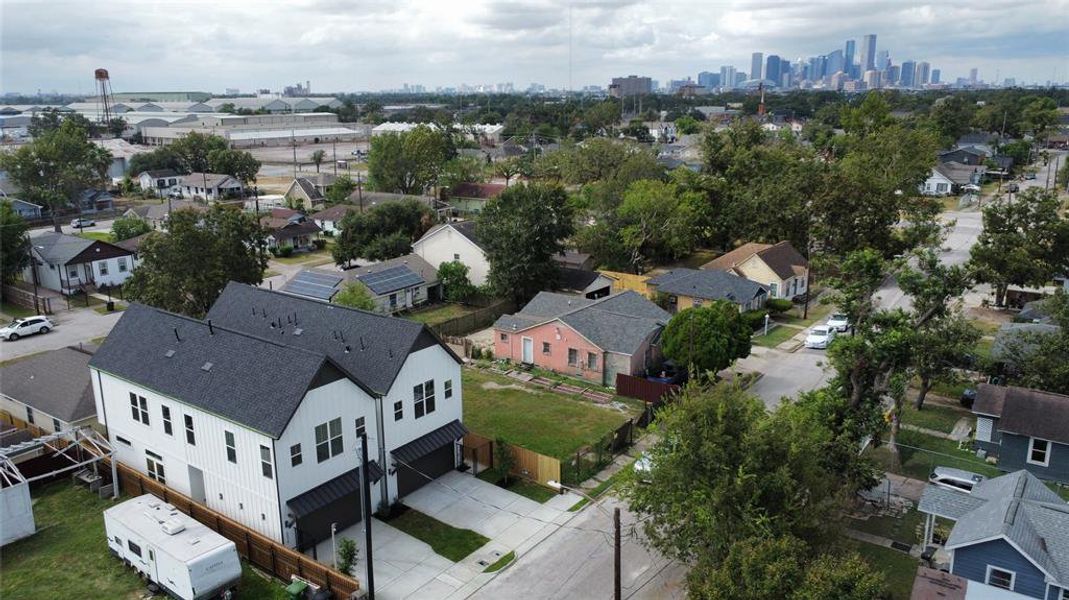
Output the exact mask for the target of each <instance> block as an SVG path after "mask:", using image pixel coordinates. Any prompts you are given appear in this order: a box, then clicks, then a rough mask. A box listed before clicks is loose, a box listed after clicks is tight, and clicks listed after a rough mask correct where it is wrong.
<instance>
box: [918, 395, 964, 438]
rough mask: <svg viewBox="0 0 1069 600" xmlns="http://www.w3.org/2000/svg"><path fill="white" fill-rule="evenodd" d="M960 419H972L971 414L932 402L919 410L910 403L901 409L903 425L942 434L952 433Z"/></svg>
mask: <svg viewBox="0 0 1069 600" xmlns="http://www.w3.org/2000/svg"><path fill="white" fill-rule="evenodd" d="M962 417H965V418H969V417H972V413H971V412H969V411H967V410H965V409H964V408H957V407H953V406H947V405H945V404H935V403H932V402H926V403H925V404H924V408H923V409H921V410H917V409H916V408H914V407H913V404H912V403H910V404H908V405H907V406H904V407H902V422H903V423H908V424H910V425H916V426H917V427H924V428H925V429H934V430H935V431H942V432H943V433H950V432H951V431H953V430H954V424H955V423H957V422H958V420H959V419H961V418H962Z"/></svg>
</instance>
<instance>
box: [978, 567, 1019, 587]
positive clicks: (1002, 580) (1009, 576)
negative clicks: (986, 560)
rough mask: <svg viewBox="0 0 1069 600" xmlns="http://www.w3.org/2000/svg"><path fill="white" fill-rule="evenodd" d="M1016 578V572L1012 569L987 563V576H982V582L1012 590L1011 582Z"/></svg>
mask: <svg viewBox="0 0 1069 600" xmlns="http://www.w3.org/2000/svg"><path fill="white" fill-rule="evenodd" d="M1016 578H1017V573H1014V572H1013V571H1009V570H1006V569H1000V568H998V567H995V566H992V565H987V576H986V577H984V583H986V584H987V585H990V586H992V587H997V588H1002V589H1004V590H1010V591H1011V592H1012V591H1013V583H1014V580H1015V579H1016Z"/></svg>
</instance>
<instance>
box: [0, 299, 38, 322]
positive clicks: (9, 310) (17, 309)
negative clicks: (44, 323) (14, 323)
mask: <svg viewBox="0 0 1069 600" xmlns="http://www.w3.org/2000/svg"><path fill="white" fill-rule="evenodd" d="M0 313H2V314H3V316H5V317H7V318H8V319H21V318H22V317H32V316H33V315H35V314H37V313H35V312H33V309H32V308H24V307H22V306H19V305H18V304H11V303H10V302H0Z"/></svg>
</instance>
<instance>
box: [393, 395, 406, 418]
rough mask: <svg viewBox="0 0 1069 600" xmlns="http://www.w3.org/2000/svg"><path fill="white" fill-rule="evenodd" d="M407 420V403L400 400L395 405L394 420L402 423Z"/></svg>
mask: <svg viewBox="0 0 1069 600" xmlns="http://www.w3.org/2000/svg"><path fill="white" fill-rule="evenodd" d="M403 418H405V403H404V402H401V401H400V400H398V401H397V402H394V403H393V420H394V421H400V420H401V419H403Z"/></svg>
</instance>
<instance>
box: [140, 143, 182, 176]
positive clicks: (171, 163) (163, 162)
mask: <svg viewBox="0 0 1069 600" xmlns="http://www.w3.org/2000/svg"><path fill="white" fill-rule="evenodd" d="M165 169H171V170H173V171H175V172H177V173H182V174H188V173H189V171H188V170H186V169H185V167H184V166H183V164H182V160H181V159H180V158H179V156H178V155H177V154H175V153H174V151H173V150H171V147H170V146H160V147H159V148H156V149H155V150H153V151H151V152H142V153H140V154H135V155H134V156H133V157H132V158H130V161H129V163H128V166H127V173H129V174H130V175H132V176H134V177H137V176H138V175H140V174H141V173H144V172H145V171H162V170H165Z"/></svg>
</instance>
